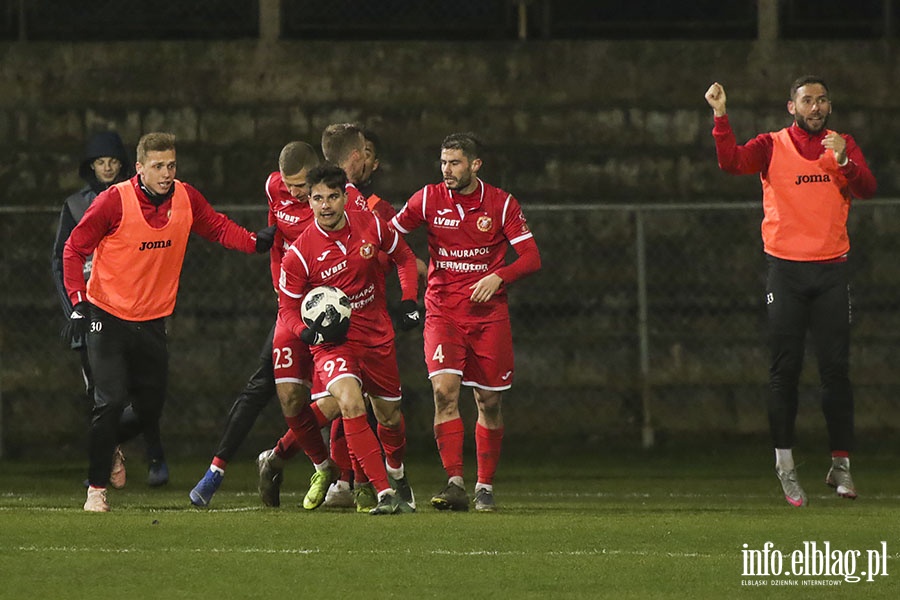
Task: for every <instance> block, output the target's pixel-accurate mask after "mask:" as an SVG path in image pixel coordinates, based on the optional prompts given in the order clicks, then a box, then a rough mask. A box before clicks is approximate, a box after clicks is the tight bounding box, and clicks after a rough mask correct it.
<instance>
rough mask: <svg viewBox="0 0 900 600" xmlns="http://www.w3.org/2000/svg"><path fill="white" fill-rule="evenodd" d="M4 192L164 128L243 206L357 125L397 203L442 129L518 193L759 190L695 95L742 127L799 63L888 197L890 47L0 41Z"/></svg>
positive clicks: (526, 196)
mask: <svg viewBox="0 0 900 600" xmlns="http://www.w3.org/2000/svg"><path fill="white" fill-rule="evenodd" d="M0 53H2V63H0V64H2V66H0V89H2V90H3V92H2V94H0V140H2V142H0V198H2V202H3V203H4V204H32V203H34V202H35V201H36V199H38V200H37V201H38V202H39V203H41V204H45V203H49V204H55V203H56V202H57V201H58V199H60V198H62V197H63V196H64V194H65V193H66V192H67V191H69V190H71V189H72V188H74V187H76V186H77V184H78V181H77V180H76V175H75V168H74V165H75V163H76V159H77V156H78V154H79V152H80V148H81V143H82V140H83V139H84V137H85V135H86V133H87V132H89V131H91V130H93V129H95V128H104V127H115V128H117V129H119V130H120V132H121V133H122V134H123V136H124V138H125V139H126V141H127V143H128V144H129V145H132V144H133V143H134V142H135V141H136V140H137V138H138V137H139V136H140V134H141V133H142V132H146V131H150V130H159V129H163V130H170V131H173V132H175V133H176V134H177V135H178V136H179V139H180V149H181V152H180V154H179V163H180V170H179V175H180V176H181V177H183V178H184V179H185V180H187V181H190V182H192V183H195V184H196V185H197V186H198V187H199V188H200V189H201V190H203V191H204V192H206V193H207V195H208V196H209V197H210V198H211V199H212V200H214V201H215V202H220V203H221V202H225V203H243V202H248V203H249V202H258V201H259V199H260V190H261V182H262V181H263V180H264V177H265V175H266V174H267V173H268V172H269V171H270V170H272V168H273V167H274V165H275V160H276V157H277V153H278V151H279V149H280V148H281V146H282V145H283V144H284V143H285V142H287V141H289V140H291V139H298V138H299V139H304V140H308V141H310V142H316V141H317V140H318V138H319V135H320V133H321V130H322V129H323V127H324V126H325V125H327V124H328V123H330V122H334V121H345V120H359V121H363V122H364V123H366V124H368V125H370V126H372V127H374V128H376V129H377V130H378V131H379V133H380V134H381V136H382V138H383V139H384V143H385V152H384V163H385V164H384V166H385V168H384V172H383V175H382V185H383V186H384V189H385V190H386V192H387V194H388V197H389V198H390V199H391V200H392V201H394V202H395V203H402V201H403V200H404V199H405V197H407V196H408V195H409V194H410V193H411V192H412V191H414V190H415V189H417V188H418V187H420V186H421V185H422V184H423V183H425V182H427V181H431V180H433V179H435V178H436V176H437V168H436V160H437V157H438V146H439V143H440V140H441V139H442V137H443V136H444V135H445V134H447V133H449V132H451V131H455V130H474V131H476V132H478V133H479V134H481V135H482V136H483V137H484V138H485V140H486V141H487V142H488V143H489V144H490V146H491V149H492V152H491V153H490V154H489V155H488V160H487V161H486V167H485V169H484V170H483V175H484V177H485V178H486V179H487V180H489V181H491V182H493V183H495V184H498V185H501V186H503V187H506V188H508V189H510V190H511V191H513V192H514V193H516V195H517V196H518V197H519V198H520V199H521V200H522V201H523V202H525V203H528V202H595V201H598V200H599V201H613V200H621V199H628V200H634V201H685V200H690V201H696V200H700V201H702V200H709V199H716V198H723V197H740V198H745V199H753V198H756V197H758V191H757V190H758V184H757V183H756V181H755V180H754V178H751V177H747V178H735V177H725V176H723V175H722V174H721V173H719V172H718V170H717V168H716V164H715V160H714V153H713V147H712V142H711V139H710V135H709V130H710V128H711V123H712V119H711V116H710V111H709V110H708V108H707V107H706V104H705V101H704V100H703V93H704V92H705V90H706V88H707V86H708V85H709V84H710V82H712V81H714V80H718V81H720V82H722V83H723V84H724V85H725V87H726V91H727V93H728V97H729V107H730V113H731V115H732V118H733V123H734V126H735V129H736V133H737V135H738V137H739V138H740V139H741V140H744V139H747V138H749V137H751V136H752V135H755V134H756V133H757V132H760V131H764V130H770V129H775V128H778V127H781V126H782V125H784V124H785V123H787V122H788V120H789V117H788V115H787V112H786V110H785V109H784V102H785V100H786V96H787V88H788V86H789V83H790V81H791V80H792V79H793V78H794V77H795V76H796V75H798V74H802V73H806V72H816V73H818V74H820V75H822V76H824V77H826V79H827V80H828V81H829V82H830V83H831V87H832V92H833V93H832V95H833V98H834V103H835V114H834V116H833V119H832V121H831V125H832V126H833V127H834V128H836V129H837V130H839V131H847V132H851V133H853V135H854V136H855V137H856V138H857V140H858V142H859V143H860V145H861V147H862V148H863V150H864V152H865V153H866V155H867V157H868V159H869V161H870V162H871V164H872V166H873V168H874V170H875V172H876V175H877V176H878V178H879V182H880V184H881V195H882V196H884V195H897V193H898V190H900V176H898V175H897V173H898V169H897V168H895V167H897V163H898V161H900V155H898V152H897V151H896V150H895V149H894V148H893V144H892V143H891V140H893V139H896V138H897V137H898V135H897V134H898V133H900V120H898V119H896V118H895V116H894V109H896V107H897V104H898V102H900V100H898V99H897V95H896V93H894V90H893V86H892V83H893V82H894V81H895V80H896V79H897V60H896V58H897V57H896V52H894V51H893V50H892V49H891V48H889V47H886V46H884V45H883V44H881V43H876V42H871V43H854V42H842V43H833V44H822V43H821V42H808V43H803V42H783V43H781V45H779V46H777V47H775V48H763V47H760V46H757V45H754V44H753V43H750V42H746V43H743V42H742V43H737V42H735V43H721V42H696V43H686V42H670V41H666V42H660V41H653V42H649V41H648V42H640V41H637V42H630V41H616V42H608V41H600V42H583V41H579V42H575V41H573V42H564V41H563V42H526V43H504V42H485V43H464V44H459V43H457V44H454V43H444V42H435V43H427V42H357V43H352V44H350V43H344V44H337V43H335V42H330V41H329V42H279V43H263V42H250V41H245V42H220V43H203V42H134V43H113V44H99V43H98V44H93V43H88V44H50V43H24V44H5V45H3V46H0Z"/></svg>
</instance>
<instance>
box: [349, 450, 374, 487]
mask: <svg viewBox="0 0 900 600" xmlns="http://www.w3.org/2000/svg"><path fill="white" fill-rule="evenodd" d="M347 452H348V454H350V464H351V465H353V485H354V486H356V485H361V484H363V483H369V478H368V477H367V476H366V472H365V471H363V468H362V465H361V464H359V459H358V458H356V456H355V455H354V454H353V451H352V450H350V448H347Z"/></svg>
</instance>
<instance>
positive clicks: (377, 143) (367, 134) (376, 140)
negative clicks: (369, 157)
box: [362, 127, 381, 157]
mask: <svg viewBox="0 0 900 600" xmlns="http://www.w3.org/2000/svg"><path fill="white" fill-rule="evenodd" d="M362 134H363V137H364V138H366V141H367V142H372V148H373V149H374V154H375V156H376V157H377V156H378V155H379V154H380V152H379V150H380V149H381V138H380V137H379V136H378V134H377V133H375V132H374V131H372V129H370V128H368V127H363V128H362Z"/></svg>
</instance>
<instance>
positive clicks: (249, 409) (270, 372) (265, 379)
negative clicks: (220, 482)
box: [216, 324, 275, 462]
mask: <svg viewBox="0 0 900 600" xmlns="http://www.w3.org/2000/svg"><path fill="white" fill-rule="evenodd" d="M274 338H275V325H274V324H273V325H272V329H271V330H270V331H269V335H268V336H267V337H266V341H265V343H264V344H263V347H262V349H261V350H260V353H259V365H258V367H257V369H256V371H255V372H254V373H253V375H251V376H250V379H249V380H248V381H247V384H246V385H245V386H244V389H243V390H242V391H241V393H240V394H239V395H238V397H237V399H235V401H234V404H232V405H231V410H230V411H229V413H228V419H227V421H226V422H225V431H224V432H223V433H222V439H221V440H220V441H219V447H218V449H217V450H216V456H217V457H218V458H221V459H222V460H224V461H226V462H227V461H230V460H231V459H232V458H233V457H234V455H235V453H236V452H237V450H238V448H239V447H240V445H241V444H242V443H243V442H244V440H245V439H246V438H247V434H248V433H250V429H251V428H252V427H253V424H254V423H256V418H257V417H259V414H260V413H261V412H262V411H263V409H264V408H265V407H266V404H268V403H269V401H270V400H271V399H272V398H273V397H275V367H274V365H273V364H272V343H273V340H274Z"/></svg>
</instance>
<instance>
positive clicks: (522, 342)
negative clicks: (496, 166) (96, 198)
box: [0, 201, 900, 458]
mask: <svg viewBox="0 0 900 600" xmlns="http://www.w3.org/2000/svg"><path fill="white" fill-rule="evenodd" d="M523 209H524V211H525V213H526V216H527V217H528V221H529V224H530V226H531V228H532V230H533V231H534V235H535V239H536V240H537V243H538V246H539V248H540V251H541V257H542V262H543V267H542V269H541V271H539V272H538V273H536V274H534V275H533V276H531V277H529V278H526V279H523V280H521V281H519V282H516V283H515V284H513V285H512V286H511V289H510V291H509V300H510V312H511V318H512V321H513V337H514V344H515V359H516V372H515V382H514V385H513V388H512V389H511V390H510V391H509V392H506V393H505V394H504V405H505V406H504V417H505V421H506V425H507V427H506V429H507V435H508V436H510V438H521V437H526V438H536V437H542V436H560V435H563V436H565V437H566V439H570V440H572V439H575V440H577V439H582V440H587V439H612V438H615V439H622V440H639V439H640V435H641V427H642V424H643V423H644V421H645V419H649V422H650V424H651V426H652V428H653V429H654V430H655V432H656V433H657V439H663V438H665V437H666V436H670V435H671V436H675V437H677V436H696V435H708V434H711V433H716V432H718V433H726V434H758V435H764V434H765V432H766V430H767V424H766V417H765V400H766V397H767V371H768V356H767V351H766V344H765V321H766V317H765V303H764V285H765V260H764V257H763V254H762V248H761V242H760V233H759V225H760V220H761V218H762V213H761V208H760V206H759V205H758V203H750V204H746V205H731V206H729V205H710V206H709V207H701V206H698V205H694V206H679V205H665V206H643V207H642V206H640V205H622V206H603V205H597V206H583V205H577V206H571V207H562V206H528V205H525V206H523ZM226 212H228V213H229V214H230V216H231V217H232V218H235V219H236V220H238V221H239V222H241V223H242V224H244V225H245V226H247V227H248V228H250V229H255V228H258V227H259V226H261V225H262V223H263V222H264V219H265V215H264V213H263V211H262V210H260V209H257V208H253V209H246V208H245V209H242V210H238V209H237V208H235V209H234V210H231V211H226ZM56 218H57V217H56V213H55V211H52V210H45V211H36V210H33V209H32V210H26V209H21V210H13V209H8V208H7V209H4V210H2V211H0V235H2V237H3V240H4V244H3V245H2V252H3V256H2V260H0V369H2V370H0V392H2V395H0V400H2V410H3V413H2V420H0V423H2V427H3V441H4V445H5V450H6V454H7V455H8V456H15V455H16V454H18V453H21V452H24V451H31V452H34V451H36V450H38V449H39V448H36V447H39V446H40V447H47V445H48V442H50V444H51V445H52V446H53V447H54V448H58V447H67V446H72V447H78V446H81V445H83V443H84V440H85V436H86V422H87V414H88V404H87V401H86V400H85V398H84V394H83V391H82V385H81V381H80V374H79V366H78V359H77V356H76V354H75V353H73V352H71V351H69V350H68V348H67V347H65V345H64V344H63V342H62V340H60V339H59V330H60V328H61V327H62V325H63V323H64V319H63V313H62V311H61V309H60V307H59V306H58V302H57V299H56V295H55V291H54V288H53V284H52V281H51V277H50V269H49V262H50V260H49V257H50V248H51V245H52V241H53V238H54V234H55V230H56ZM639 221H640V227H639V226H638V225H639ZM850 232H851V240H852V243H853V252H852V256H851V266H852V270H853V277H852V281H853V283H852V299H853V330H852V333H851V336H852V350H851V378H852V380H853V383H854V389H855V397H856V403H857V407H858V410H857V423H858V427H859V428H860V429H862V430H866V431H877V430H880V429H889V430H891V431H896V430H897V429H900V413H898V410H897V408H896V406H895V404H896V403H895V402H894V398H895V397H896V396H897V395H898V393H900V374H898V372H897V370H896V369H894V368H893V360H892V356H893V351H894V349H895V348H896V347H897V345H898V342H900V310H898V308H900V300H898V298H900V262H898V261H897V260H896V257H897V256H898V255H900V235H898V234H900V201H870V202H862V203H857V204H856V205H855V206H854V209H853V210H852V211H851V219H850ZM413 247H414V249H415V250H417V251H418V252H419V253H420V254H421V250H422V249H421V248H420V247H419V245H417V244H416V243H414V244H413ZM641 257H644V261H645V262H644V264H643V266H641V264H640V263H639V259H640V258H641ZM641 273H643V278H641V277H639V274H641ZM642 282H643V283H642ZM395 300H396V296H395V295H394V296H392V301H395ZM275 312H276V302H275V294H274V292H273V289H272V282H271V277H270V275H269V272H268V261H267V259H266V258H265V257H262V256H247V255H243V254H240V253H237V252H232V251H228V250H225V249H224V248H221V247H220V246H218V245H215V244H211V243H209V242H207V241H206V240H202V239H192V240H191V242H190V244H189V248H188V252H187V257H186V261H185V265H184V272H183V275H182V280H181V287H180V289H179V296H178V306H177V309H176V312H175V314H174V315H173V316H172V317H171V318H170V319H169V322H168V327H169V333H170V337H169V347H170V352H171V362H170V366H171V377H170V384H169V397H168V401H167V405H166V408H165V415H164V418H163V434H164V439H165V441H166V442H167V443H168V444H169V445H172V446H173V447H175V446H178V445H183V446H189V447H190V448H192V449H194V448H199V450H200V451H202V452H204V453H207V452H210V451H211V450H212V447H213V445H214V444H215V442H216V441H217V439H218V436H219V435H220V433H221V428H222V425H223V423H224V419H225V416H226V414H227V412H228V409H229V408H230V406H231V403H232V402H233V400H234V398H235V396H236V395H237V393H238V392H239V391H240V390H241V388H242V387H243V385H244V383H245V381H246V379H247V378H248V377H249V376H250V375H251V374H252V372H253V371H254V370H255V368H256V361H257V357H258V355H259V352H260V348H261V346H262V343H263V341H264V339H265V336H266V333H267V332H268V330H269V328H270V327H271V325H272V323H273V320H274V317H275ZM642 314H646V322H645V323H643V322H642V320H641V319H642ZM644 332H645V335H646V339H645V340H642V335H643V334H644ZM642 341H643V342H644V343H645V344H646V347H647V349H648V351H647V358H648V360H647V369H646V372H644V371H643V369H642V365H641V346H642ZM397 354H398V361H399V363H400V369H401V377H402V381H403V386H404V412H405V413H406V414H407V430H408V435H409V436H410V438H411V440H413V441H416V440H419V441H425V440H427V439H430V437H431V435H432V432H431V420H432V417H433V408H432V400H431V391H430V385H429V383H428V380H427V375H426V372H425V365H424V360H423V356H422V333H421V331H412V332H401V333H399V334H398V336H397ZM807 362H808V364H807V367H806V368H805V370H804V372H803V377H802V380H801V414H800V418H799V421H798V427H799V430H800V431H801V433H802V432H804V431H814V432H821V431H822V427H823V425H822V418H821V415H820V414H819V399H818V374H817V373H816V370H815V363H814V361H807ZM464 395H465V398H464V401H463V402H462V404H463V410H464V412H466V411H467V412H468V413H469V414H471V412H472V410H473V403H472V401H471V395H470V393H468V392H464ZM283 428H284V422H283V419H282V418H281V416H280V411H279V409H278V403H277V401H275V400H274V399H273V400H272V403H271V405H270V406H269V407H268V409H267V411H266V412H265V413H264V414H263V415H262V417H261V418H260V420H259V421H258V424H257V427H256V428H255V429H254V432H253V434H252V438H251V439H250V440H248V442H247V443H246V444H245V446H244V448H242V450H241V452H242V453H244V454H245V455H246V456H244V457H245V458H247V457H252V456H253V455H254V453H256V452H258V451H259V449H260V448H261V447H263V446H265V445H268V444H271V443H272V442H273V441H274V439H275V438H276V436H278V435H279V434H280V433H281V432H282V430H283Z"/></svg>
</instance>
